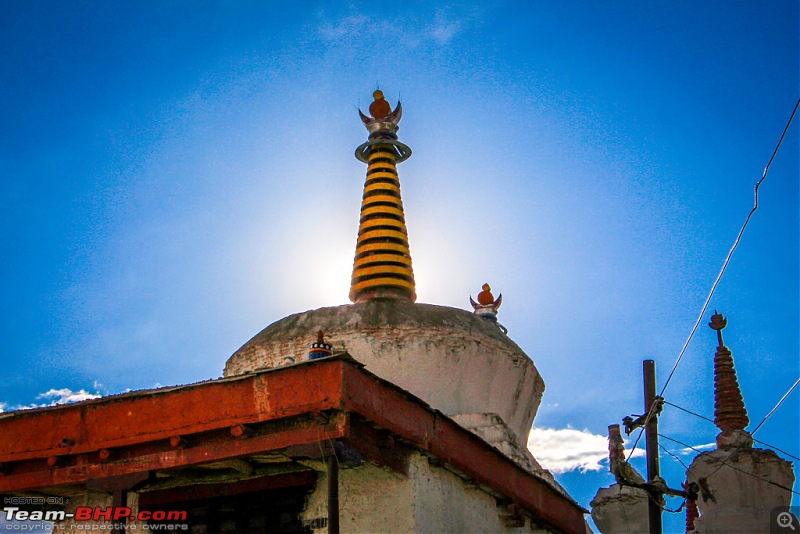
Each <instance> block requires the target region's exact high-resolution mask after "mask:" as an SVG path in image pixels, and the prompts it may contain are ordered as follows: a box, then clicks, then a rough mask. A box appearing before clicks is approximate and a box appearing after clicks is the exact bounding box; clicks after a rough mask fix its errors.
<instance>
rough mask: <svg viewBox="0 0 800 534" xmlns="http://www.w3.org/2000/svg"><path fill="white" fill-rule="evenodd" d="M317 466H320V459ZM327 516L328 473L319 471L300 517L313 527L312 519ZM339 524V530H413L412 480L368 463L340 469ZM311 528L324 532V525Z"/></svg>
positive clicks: (380, 531)
mask: <svg viewBox="0 0 800 534" xmlns="http://www.w3.org/2000/svg"><path fill="white" fill-rule="evenodd" d="M320 469H324V466H322V464H321V463H320ZM327 517H328V477H327V475H326V473H325V471H321V472H318V478H317V485H316V488H315V490H314V491H313V492H312V493H311V495H309V497H308V501H307V505H306V509H305V511H304V512H303V514H302V520H303V522H304V523H307V524H311V526H312V527H313V526H314V523H313V521H314V520H315V519H319V518H325V519H327ZM317 525H320V523H317ZM339 527H340V529H341V531H342V532H374V533H384V532H385V533H393V532H414V531H415V528H414V491H413V484H412V482H411V481H410V480H409V479H407V478H406V477H402V476H397V475H393V474H391V473H388V472H386V471H384V470H382V469H379V468H377V467H375V466H373V465H371V464H368V463H365V464H363V465H362V466H361V467H359V468H357V469H342V470H340V471H339ZM313 531H314V532H320V533H325V532H328V528H327V526H319V527H318V528H313Z"/></svg>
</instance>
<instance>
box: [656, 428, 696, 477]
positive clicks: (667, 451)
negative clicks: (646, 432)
mask: <svg viewBox="0 0 800 534" xmlns="http://www.w3.org/2000/svg"><path fill="white" fill-rule="evenodd" d="M659 435H660V434H659ZM658 446H659V447H661V449H662V450H663V451H664V452H666V453H667V454H669V455H670V456H672V457H673V458H675V459H676V460H678V463H680V464H681V465H682V466H683V467H685V468H686V469H689V466H688V465H686V464H685V463H683V460H681V459H680V458H678V456H677V455H675V454H673V453H672V451H670V450H669V449H667V448H666V447H665V446H663V445H662V444H660V443H659V444H658Z"/></svg>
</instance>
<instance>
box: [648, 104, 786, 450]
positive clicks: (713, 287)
mask: <svg viewBox="0 0 800 534" xmlns="http://www.w3.org/2000/svg"><path fill="white" fill-rule="evenodd" d="M798 107H800V98H798V99H797V103H796V104H795V105H794V109H793V110H792V114H791V116H790V117H789V120H788V121H787V122H786V127H784V129H783V133H782V134H781V137H780V139H778V144H777V145H775V150H773V151H772V156H771V157H770V158H769V161H768V162H767V166H766V167H764V172H763V174H762V175H761V179H760V180H759V181H758V182H757V183H756V185H755V188H754V191H753V196H754V201H753V209H751V210H750V213H748V214H747V218H746V219H745V220H744V224H743V225H742V228H741V230H739V234H738V235H737V236H736V240H735V241H734V242H733V246H732V247H731V249H730V251H729V252H728V255H727V256H726V257H725V261H724V262H723V263H722V269H720V271H719V274H718V275H717V278H716V280H714V283H713V284H712V285H711V291H709V292H708V296H707V297H706V300H705V302H704V303H703V308H702V309H701V310H700V314H699V315H698V316H697V321H695V323H694V326H693V327H692V331H691V332H690V333H689V337H688V338H686V342H685V343H684V344H683V348H681V352H680V353H679V354H678V359H677V360H675V365H674V366H673V367H672V371H670V373H669V376H668V377H667V381H666V382H665V383H664V387H663V388H661V393H660V394H659V395H658V396H659V397H663V396H664V391H666V390H667V386H669V383H670V381H671V380H672V376H673V375H674V374H675V370H676V369H678V364H679V363H681V359H683V355H684V354H685V353H686V348H687V347H688V346H689V342H691V340H692V338H693V337H694V334H695V332H697V327H698V326H700V322H701V321H702V320H703V317H704V316H705V314H706V310H707V309H708V305H709V303H710V302H711V298H712V297H713V296H714V292H715V291H716V289H717V286H718V285H719V282H720V280H722V275H723V274H725V270H726V269H727V268H728V263H730V261H731V257H732V256H733V252H734V251H735V250H736V248H737V247H738V246H739V241H741V239H742V234H744V230H745V228H747V225H748V224H749V223H750V218H751V217H752V216H753V214H754V213H755V212H756V210H757V209H758V188H759V187H761V184H762V183H763V182H764V180H765V179H766V177H767V173H768V172H769V168H770V166H771V165H772V162H773V160H774V159H775V156H776V155H777V154H778V149H780V147H781V144H783V139H784V138H785V137H786V132H787V131H788V130H789V126H791V124H792V121H793V120H794V116H795V114H796V113H797V108H798ZM637 441H638V440H637Z"/></svg>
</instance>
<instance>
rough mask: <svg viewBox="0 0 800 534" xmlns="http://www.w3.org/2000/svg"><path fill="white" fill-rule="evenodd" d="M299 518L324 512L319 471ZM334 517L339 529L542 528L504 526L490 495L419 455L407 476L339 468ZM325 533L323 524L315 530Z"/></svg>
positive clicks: (526, 521) (308, 519)
mask: <svg viewBox="0 0 800 534" xmlns="http://www.w3.org/2000/svg"><path fill="white" fill-rule="evenodd" d="M319 475H320V477H319V479H318V483H317V487H316V489H315V490H314V492H313V493H312V494H311V495H310V496H309V498H308V503H307V507H306V510H305V511H304V512H303V520H304V522H306V523H307V524H309V523H311V524H313V520H314V519H318V518H326V517H327V491H328V489H327V488H328V481H327V477H326V475H325V473H324V472H321V473H319ZM339 501H340V502H339V507H340V510H339V512H340V513H339V517H340V519H339V521H340V528H341V531H342V532H376V533H378V532H387V533H393V532H419V533H425V532H430V533H434V532H436V533H442V532H470V533H490V532H491V533H523V532H524V533H526V534H530V533H531V532H534V533H542V534H544V533H547V532H549V531H548V530H542V529H539V528H536V527H535V526H532V525H531V521H530V519H529V518H523V521H524V523H523V525H522V526H511V527H510V526H507V525H505V524H504V523H503V521H502V518H501V512H502V510H501V509H500V508H498V505H497V501H496V499H495V497H493V496H492V495H490V494H489V493H486V492H485V491H483V490H482V489H480V488H477V487H475V486H474V485H472V484H470V483H469V482H467V481H465V480H463V479H462V478H460V477H459V476H457V475H455V474H454V473H452V472H450V471H448V470H447V469H445V468H443V467H440V466H432V465H430V464H429V462H428V459H427V458H426V457H425V456H423V455H422V454H419V453H416V454H414V455H413V456H412V458H411V461H410V466H409V476H408V477H405V476H397V475H393V474H390V473H387V472H386V471H383V470H382V469H379V468H377V467H375V466H372V465H371V464H368V463H365V464H364V465H362V466H361V467H358V468H356V469H343V470H341V471H340V472H339ZM314 531H315V532H320V533H323V532H327V528H326V527H319V528H315V529H314Z"/></svg>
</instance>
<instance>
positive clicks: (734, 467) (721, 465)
mask: <svg viewBox="0 0 800 534" xmlns="http://www.w3.org/2000/svg"><path fill="white" fill-rule="evenodd" d="M658 436H659V437H662V438H664V439H667V440H669V441H674V442H675V443H677V444H678V445H683V446H684V447H687V448H689V449H692V450H693V451H696V452H700V453H702V452H704V451H701V450H700V449H696V448H695V447H692V446H691V445H688V444H686V443H684V442H682V441H678V440H677V439H674V438H671V437H669V436H665V435H663V434H659V435H658ZM740 448H741V445H740V446H739V447H737V449H736V450H734V451H733V453H731V455H730V456H729V457H728V458H726V459H723V460H722V461H720V465H719V466H718V467H717V468H716V469H715V470H714V471H712V472H711V473H710V474H708V475H706V477H705V478H707V479H708V478H711V476H712V475H714V473H716V472H717V471H719V470H720V469H722V468H723V467H725V466H726V465H727V466H728V467H730V468H731V469H733V470H735V471H739V472H740V473H743V474H745V475H747V476H749V477H752V478H754V479H756V480H760V481H761V482H766V483H767V484H770V485H772V486H776V487H778V488H781V489H783V490H786V491H790V492H792V493H794V494H795V495H800V492H798V491H794V490H793V489H792V488H787V487H786V486H784V485H783V484H778V483H777V482H773V481H771V480H768V479H766V478H761V477H758V476H756V475H754V474H753V473H749V472H747V471H744V470H742V469H739V468H738V467H736V466H733V465H731V464H729V463H727V460H728V459H729V458H731V457H733V456H734V455H735V454H736V452H738V449H740Z"/></svg>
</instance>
